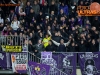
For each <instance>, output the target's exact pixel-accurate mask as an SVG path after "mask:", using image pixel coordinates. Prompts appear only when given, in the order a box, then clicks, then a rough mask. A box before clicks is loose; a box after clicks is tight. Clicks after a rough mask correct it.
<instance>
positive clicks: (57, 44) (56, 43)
mask: <svg viewBox="0 0 100 75" xmlns="http://www.w3.org/2000/svg"><path fill="white" fill-rule="evenodd" d="M52 42H53V43H54V44H55V45H56V46H59V45H60V43H58V42H56V41H54V40H52Z"/></svg>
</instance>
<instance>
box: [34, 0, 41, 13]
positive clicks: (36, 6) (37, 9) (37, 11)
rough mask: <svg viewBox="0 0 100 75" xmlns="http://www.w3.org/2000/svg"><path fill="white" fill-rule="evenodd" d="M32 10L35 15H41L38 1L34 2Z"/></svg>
mask: <svg viewBox="0 0 100 75" xmlns="http://www.w3.org/2000/svg"><path fill="white" fill-rule="evenodd" d="M32 9H33V10H34V12H35V14H36V15H37V14H39V11H40V6H39V5H38V3H37V1H36V0H35V1H34V4H33V5H32Z"/></svg>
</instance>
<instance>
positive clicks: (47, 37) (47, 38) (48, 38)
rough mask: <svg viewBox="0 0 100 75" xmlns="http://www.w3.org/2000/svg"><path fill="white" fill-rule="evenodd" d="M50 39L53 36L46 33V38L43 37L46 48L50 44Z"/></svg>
mask: <svg viewBox="0 0 100 75" xmlns="http://www.w3.org/2000/svg"><path fill="white" fill-rule="evenodd" d="M50 39H51V36H49V35H47V34H46V36H45V38H43V45H44V48H46V47H47V46H48V44H49V40H50Z"/></svg>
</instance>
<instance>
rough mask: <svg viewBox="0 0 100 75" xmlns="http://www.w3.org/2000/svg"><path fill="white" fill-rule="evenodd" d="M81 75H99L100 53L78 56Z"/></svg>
mask: <svg viewBox="0 0 100 75" xmlns="http://www.w3.org/2000/svg"><path fill="white" fill-rule="evenodd" d="M78 59H79V65H80V68H81V72H82V75H100V52H95V53H92V52H87V53H80V54H78Z"/></svg>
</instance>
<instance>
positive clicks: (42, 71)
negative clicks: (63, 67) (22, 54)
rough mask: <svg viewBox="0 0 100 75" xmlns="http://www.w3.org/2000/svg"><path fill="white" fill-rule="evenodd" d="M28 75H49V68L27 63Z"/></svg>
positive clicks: (30, 62)
mask: <svg viewBox="0 0 100 75" xmlns="http://www.w3.org/2000/svg"><path fill="white" fill-rule="evenodd" d="M28 68H29V75H49V71H50V66H49V65H44V64H39V63H36V62H32V61H29V62H28Z"/></svg>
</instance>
